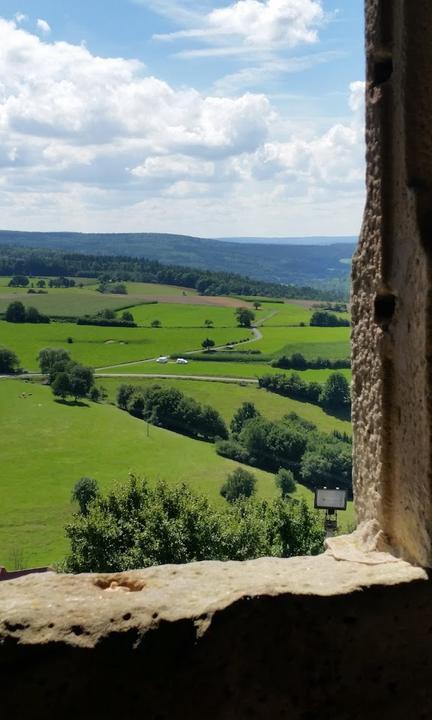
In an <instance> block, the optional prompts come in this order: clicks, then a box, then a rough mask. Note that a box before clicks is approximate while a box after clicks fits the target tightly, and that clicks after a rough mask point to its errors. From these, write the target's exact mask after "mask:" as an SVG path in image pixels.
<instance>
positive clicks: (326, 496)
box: [315, 488, 347, 510]
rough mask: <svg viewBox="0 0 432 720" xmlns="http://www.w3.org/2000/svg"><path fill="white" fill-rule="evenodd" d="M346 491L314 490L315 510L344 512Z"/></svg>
mask: <svg viewBox="0 0 432 720" xmlns="http://www.w3.org/2000/svg"><path fill="white" fill-rule="evenodd" d="M346 506H347V493H346V490H339V488H337V489H336V490H328V489H327V488H317V489H316V490H315V508H316V509H318V510H346Z"/></svg>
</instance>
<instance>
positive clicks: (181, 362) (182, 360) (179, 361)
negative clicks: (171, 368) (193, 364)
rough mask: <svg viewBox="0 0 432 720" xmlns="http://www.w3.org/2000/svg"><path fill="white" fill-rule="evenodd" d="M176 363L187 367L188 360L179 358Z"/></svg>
mask: <svg viewBox="0 0 432 720" xmlns="http://www.w3.org/2000/svg"><path fill="white" fill-rule="evenodd" d="M176 363H177V365H187V364H188V361H187V360H186V358H177V360H176Z"/></svg>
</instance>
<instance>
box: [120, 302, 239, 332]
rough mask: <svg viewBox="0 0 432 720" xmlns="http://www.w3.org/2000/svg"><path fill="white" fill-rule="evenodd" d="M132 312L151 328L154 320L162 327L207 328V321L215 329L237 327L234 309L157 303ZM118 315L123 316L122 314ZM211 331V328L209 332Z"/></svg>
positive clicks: (133, 308)
mask: <svg viewBox="0 0 432 720" xmlns="http://www.w3.org/2000/svg"><path fill="white" fill-rule="evenodd" d="M130 312H131V313H132V314H133V317H134V320H135V322H136V323H138V324H139V325H145V326H149V325H150V324H151V323H152V321H153V320H159V321H160V322H161V323H162V327H183V328H189V327H205V325H204V323H205V321H206V320H211V322H212V323H213V325H214V327H234V328H235V327H237V321H236V317H235V314H234V308H227V307H212V306H211V305H210V306H206V305H185V304H181V305H179V304H175V303H157V304H155V305H138V306H136V307H132V308H130ZM117 314H118V315H121V312H119V313H117ZM211 330H212V328H209V329H208V330H207V332H211Z"/></svg>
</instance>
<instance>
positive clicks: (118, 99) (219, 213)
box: [0, 0, 364, 237]
mask: <svg viewBox="0 0 432 720" xmlns="http://www.w3.org/2000/svg"><path fill="white" fill-rule="evenodd" d="M362 14H363V1H362V0H238V1H234V2H231V3H230V2H229V0H211V2H210V0H19V2H18V4H17V2H16V1H15V0H13V1H12V0H0V228H4V229H22V230H77V231H83V232H85V231H101V232H106V231H111V232H121V231H123V232H152V231H153V232H175V233H177V232H178V233H187V234H191V235H201V236H206V237H217V236H227V235H229V236H231V235H261V236H265V235H268V236H289V235H350V234H357V233H358V231H359V228H360V222H361V213H362V207H363V202H364V147H363V93H364V83H363V76H364V60H363V15H362Z"/></svg>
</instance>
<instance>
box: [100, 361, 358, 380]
mask: <svg viewBox="0 0 432 720" xmlns="http://www.w3.org/2000/svg"><path fill="white" fill-rule="evenodd" d="M103 372H107V373H122V374H123V373H125V374H139V373H152V374H159V373H160V374H162V375H179V376H181V375H202V376H208V377H238V378H257V377H260V376H261V375H277V374H279V373H286V374H290V373H292V372H299V371H294V370H282V369H281V368H273V367H271V366H270V365H266V364H264V363H255V362H251V363H247V362H219V361H218V362H212V361H211V360H193V357H188V364H187V365H177V364H176V363H175V362H172V361H170V362H168V363H166V364H164V365H160V364H159V363H156V362H142V363H137V364H135V363H134V364H133V365H119V366H117V367H115V366H113V367H108V368H105V369H104V371H103ZM334 372H335V370H302V371H300V372H299V375H301V377H303V378H304V379H305V380H307V381H308V382H312V381H314V382H325V381H326V380H327V378H328V377H329V375H331V374H332V373H334ZM337 372H340V373H342V374H343V375H345V377H346V378H347V379H348V380H350V379H351V370H349V369H343V370H338V371H337Z"/></svg>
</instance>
